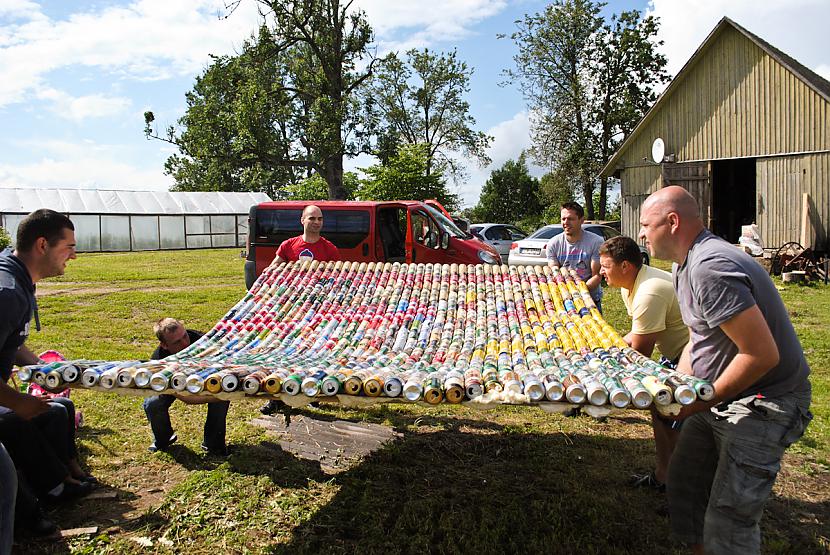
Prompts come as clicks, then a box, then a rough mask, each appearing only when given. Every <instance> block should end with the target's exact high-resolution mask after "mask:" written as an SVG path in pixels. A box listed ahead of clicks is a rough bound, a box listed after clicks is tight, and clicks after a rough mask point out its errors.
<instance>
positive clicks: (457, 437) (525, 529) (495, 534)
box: [272, 421, 827, 554]
mask: <svg viewBox="0 0 830 555" xmlns="http://www.w3.org/2000/svg"><path fill="white" fill-rule="evenodd" d="M458 424H459V426H457V427H455V428H454V429H450V430H444V431H438V432H434V433H405V434H404V437H403V438H402V439H401V440H398V441H395V442H392V443H389V444H387V445H386V446H384V447H383V448H382V449H381V450H379V451H377V452H375V453H373V454H372V455H370V456H368V457H367V458H366V459H365V460H364V461H363V462H362V463H360V464H359V465H358V466H356V467H354V468H352V469H351V470H349V471H347V472H344V473H342V474H339V475H337V476H336V477H335V478H334V481H335V483H336V484H337V485H338V486H339V488H340V490H339V492H338V493H337V494H336V496H335V497H334V499H332V501H331V502H329V503H328V504H327V505H326V506H325V507H323V508H322V509H320V510H319V511H317V513H316V514H314V515H313V516H312V517H311V518H310V519H309V520H307V521H306V522H304V523H303V524H301V525H300V526H298V527H297V528H295V529H294V530H293V533H292V536H291V539H290V540H289V541H288V542H287V543H286V544H281V545H277V546H274V547H273V548H272V553H276V554H289V553H290V554H294V553H380V552H384V553H388V552H391V553H399V552H402V553H427V552H437V553H476V554H480V553H520V552H531V553H533V552H538V553H575V552H578V553H684V552H685V549H683V547H682V546H680V545H679V544H677V543H676V542H674V541H673V540H672V539H671V537H670V528H669V522H668V517H667V515H666V500H665V497H664V495H663V494H658V493H656V492H653V491H647V490H638V489H632V488H630V487H629V486H627V485H626V481H627V479H628V477H629V475H630V473H631V469H632V468H635V467H636V465H637V464H638V463H639V462H640V460H641V458H640V453H641V451H642V449H644V448H648V447H647V446H645V445H643V443H650V442H649V441H647V440H640V439H617V438H609V437H607V436H603V435H583V434H570V435H569V436H565V435H564V434H538V433H514V432H510V431H509V430H508V431H504V432H503V433H500V434H487V435H482V434H477V433H470V432H462V431H459V430H458V428H459V427H461V426H463V425H464V422H463V421H462V422H459V423H458ZM799 514H812V515H818V517H817V518H814V519H813V521H814V524H810V525H809V526H806V527H804V526H802V525H801V524H799V522H798V521H799V518H798V515H799ZM826 514H827V507H826V504H824V503H818V504H810V503H803V502H801V501H793V500H787V499H780V498H774V499H773V500H772V501H770V503H769V506H768V511H767V515H766V516H765V518H766V519H767V520H766V523H765V526H764V534H765V549H764V551H765V552H774V553H779V552H780V553H784V552H790V553H795V552H797V553H825V552H826V544H824V545H823V544H822V543H821V541H822V540H821V539H820V538H821V536H822V526H823V525H825V524H826V522H827V521H826ZM822 515H823V516H822ZM796 530H798V531H797V532H796ZM779 538H781V539H782V540H779ZM783 539H786V540H787V541H788V543H786V548H787V549H786V550H779V549H778V548H777V545H778V543H779V542H780V541H783Z"/></svg>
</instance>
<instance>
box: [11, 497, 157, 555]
mask: <svg viewBox="0 0 830 555" xmlns="http://www.w3.org/2000/svg"><path fill="white" fill-rule="evenodd" d="M101 493H105V494H115V495H114V496H107V497H99V498H96V494H101ZM136 498H137V496H136V495H135V494H134V493H132V492H130V491H126V490H122V489H118V488H112V487H110V486H108V485H106V484H101V485H100V486H98V487H97V488H96V489H95V490H93V492H92V494H91V495H90V496H87V497H83V498H80V499H77V500H74V501H72V502H70V503H66V504H60V505H55V506H50V507H46V508H45V511H44V515H45V516H46V518H48V519H49V520H51V521H53V522H55V523H56V524H57V525H58V526H59V527H60V529H61V530H71V529H75V528H88V527H97V533H95V534H91V536H88V537H95V536H96V535H100V534H103V533H105V531H106V530H107V529H108V528H110V527H117V529H119V530H121V531H123V532H134V531H137V530H148V529H155V528H160V527H162V526H163V525H164V524H165V522H166V521H165V520H164V519H162V518H161V517H160V516H159V515H156V514H153V513H147V514H141V515H138V516H128V515H130V514H131V513H135V507H134V505H133V502H134V501H135V500H136ZM74 539H75V538H72V537H69V538H62V537H47V538H32V537H28V536H22V537H16V538H15V540H16V542H17V546H16V547H17V551H13V553H43V554H47V553H49V554H51V553H69V552H71V551H72V550H71V547H70V543H71V542H72V541H73V540H74Z"/></svg>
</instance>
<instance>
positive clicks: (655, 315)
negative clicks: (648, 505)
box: [599, 236, 689, 491]
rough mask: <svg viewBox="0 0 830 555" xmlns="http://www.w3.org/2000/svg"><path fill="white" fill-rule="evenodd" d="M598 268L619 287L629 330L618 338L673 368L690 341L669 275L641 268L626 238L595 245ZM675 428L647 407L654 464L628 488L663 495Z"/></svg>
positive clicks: (637, 250)
mask: <svg viewBox="0 0 830 555" xmlns="http://www.w3.org/2000/svg"><path fill="white" fill-rule="evenodd" d="M599 265H600V273H602V275H603V276H604V277H605V281H606V282H607V283H608V285H609V286H611V287H619V288H620V295H621V296H622V300H623V304H624V305H625V310H626V311H627V312H628V316H629V317H630V318H631V331H630V332H628V333H627V334H626V336H625V337H624V338H623V339H624V340H625V342H626V343H628V344H629V345H630V346H631V347H632V348H633V349H636V350H637V351H639V352H641V353H642V354H644V355H646V356H647V357H650V356H651V354H652V352H654V347H657V349H658V350H659V351H660V354H661V355H662V358H661V360H660V362H661V363H662V364H663V365H664V366H666V367H668V368H672V369H674V368H677V364H678V362H679V360H680V355H681V353H682V352H683V347H685V346H686V343H688V342H689V328H687V327H686V324H684V323H683V318H682V317H681V315H680V305H679V304H678V302H677V295H675V293H674V286H673V285H672V280H671V274H670V273H668V272H665V271H663V270H660V269H658V268H653V267H651V266H646V265H645V264H643V257H642V255H641V254H640V247H638V246H637V243H636V242H635V241H634V239H632V238H630V237H625V236H619V237H612V238H611V239H608V240H607V241H605V242H604V243H603V244H602V245H600V247H599ZM679 424H680V423H679V421H676V420H668V419H665V418H663V417H662V416H660V414H659V413H657V411H655V410H653V409H652V412H651V425H652V428H653V430H654V446H655V449H656V451H657V453H656V454H657V465H656V468H655V470H654V472H648V473H646V474H642V475H635V476H634V477H633V482H632V484H633V485H635V486H648V487H652V488H655V489H657V490H659V491H665V489H666V485H665V484H666V476H667V474H668V471H669V460H670V459H671V454H672V452H673V451H674V446H675V444H676V443H677V437H678V436H679V435H680V426H679Z"/></svg>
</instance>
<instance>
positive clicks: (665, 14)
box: [648, 0, 830, 76]
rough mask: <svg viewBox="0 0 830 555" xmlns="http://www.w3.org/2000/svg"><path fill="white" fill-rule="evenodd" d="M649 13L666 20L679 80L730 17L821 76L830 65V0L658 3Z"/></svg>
mask: <svg viewBox="0 0 830 555" xmlns="http://www.w3.org/2000/svg"><path fill="white" fill-rule="evenodd" d="M648 13H649V14H650V15H656V16H658V17H659V18H660V22H661V25H660V38H661V39H662V40H663V41H665V45H664V47H663V52H664V53H665V54H666V55H667V57H668V61H669V63H668V70H669V73H670V74H671V75H672V76H674V75H676V74H677V72H678V71H680V69H681V68H682V67H683V65H684V64H685V63H686V62H687V61H688V59H689V58H690V57H691V56H692V54H693V53H694V51H695V50H696V49H697V47H698V46H700V44H701V43H702V42H703V40H704V39H705V38H706V37H707V36H708V34H709V33H710V32H711V31H712V29H714V27H715V25H716V24H717V23H718V21H720V19H721V18H722V17H723V16H727V17H729V18H730V19H732V20H733V21H735V22H736V23H738V24H739V25H741V26H743V27H744V28H746V29H747V30H748V31H750V32H752V33H754V34H755V35H757V36H759V37H761V38H762V39H764V40H765V41H767V42H769V43H770V44H772V45H773V46H775V47H776V48H778V49H779V50H782V51H783V52H785V53H787V54H789V55H790V56H792V57H794V58H795V59H797V60H798V61H800V62H801V63H802V64H804V65H806V66H807V67H810V68H813V69H814V70H816V71H817V72H819V73H820V71H818V70H819V68H821V67H822V66H823V67H825V70H824V71H825V73H824V74H823V75H824V76H827V75H828V73H827V69H826V68H827V67H828V65H830V50H828V49H827V38H826V37H827V30H826V22H827V21H828V20H830V2H827V0H767V1H764V2H758V1H757V0H652V2H651V4H650V7H649V10H648Z"/></svg>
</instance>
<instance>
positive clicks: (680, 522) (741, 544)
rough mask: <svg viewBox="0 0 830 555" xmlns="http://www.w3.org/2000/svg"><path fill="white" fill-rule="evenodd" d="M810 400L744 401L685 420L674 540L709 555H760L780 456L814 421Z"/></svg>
mask: <svg viewBox="0 0 830 555" xmlns="http://www.w3.org/2000/svg"><path fill="white" fill-rule="evenodd" d="M809 406H810V392H809V391H806V392H800V393H790V394H788V395H786V396H782V397H778V398H756V397H755V396H750V397H744V398H742V399H737V400H735V401H732V402H730V403H724V404H722V405H718V406H717V407H713V408H712V409H710V410H706V411H703V412H699V413H697V414H694V415H692V416H691V417H689V418H688V419H687V420H686V421H685V422H684V424H683V429H682V430H681V432H680V438H679V439H678V441H677V447H676V448H675V450H674V454H673V455H672V458H671V463H670V466H669V479H668V489H667V493H668V501H669V514H670V516H671V527H672V531H673V532H674V535H675V537H676V538H677V539H678V540H680V541H682V542H685V543H689V544H703V548H704V550H705V551H706V553H708V554H710V555H719V554H727V553H728V554H730V555H731V554H732V553H759V552H760V549H761V531H760V527H759V522H760V520H761V514H762V513H763V509H764V504H765V503H766V500H767V497H769V494H770V491H772V486H773V484H774V483H775V478H776V476H777V475H778V470H779V469H780V468H781V457H782V455H783V454H784V450H785V449H786V448H787V447H788V446H789V445H790V444H791V443H793V442H794V441H796V440H797V439H798V438H800V437H801V435H802V434H803V433H804V430H805V428H806V427H807V424H808V423H809V422H810V419H811V418H812V415H811V414H810V411H809Z"/></svg>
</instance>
